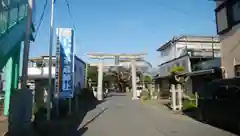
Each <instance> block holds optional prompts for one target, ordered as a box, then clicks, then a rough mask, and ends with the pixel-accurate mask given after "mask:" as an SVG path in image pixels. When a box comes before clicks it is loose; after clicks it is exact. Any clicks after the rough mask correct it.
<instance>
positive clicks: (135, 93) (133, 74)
mask: <svg viewBox="0 0 240 136" xmlns="http://www.w3.org/2000/svg"><path fill="white" fill-rule="evenodd" d="M136 85H137V84H136V66H135V60H132V92H133V97H132V99H133V100H136V99H138V98H137V92H136V91H137V86H136Z"/></svg>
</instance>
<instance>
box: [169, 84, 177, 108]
mask: <svg viewBox="0 0 240 136" xmlns="http://www.w3.org/2000/svg"><path fill="white" fill-rule="evenodd" d="M170 92H171V94H172V98H171V103H172V104H171V107H172V110H173V111H176V110H177V103H176V88H175V85H174V84H171V90H170Z"/></svg>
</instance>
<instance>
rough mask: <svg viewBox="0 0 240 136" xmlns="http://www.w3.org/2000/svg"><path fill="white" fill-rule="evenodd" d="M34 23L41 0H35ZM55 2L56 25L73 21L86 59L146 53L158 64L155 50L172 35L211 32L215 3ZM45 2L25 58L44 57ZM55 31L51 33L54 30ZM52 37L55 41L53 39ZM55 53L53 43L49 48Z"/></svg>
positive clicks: (190, 0) (46, 35)
mask: <svg viewBox="0 0 240 136" xmlns="http://www.w3.org/2000/svg"><path fill="white" fill-rule="evenodd" d="M36 1H37V2H36V5H37V15H36V20H37V23H38V22H39V18H40V15H41V13H42V9H43V5H44V2H45V0H36ZM68 1H69V4H70V8H71V11H72V16H73V20H71V18H70V15H69V13H68V9H67V6H66V4H65V0H56V5H55V28H56V27H72V26H73V22H74V24H75V28H76V30H75V53H76V54H77V55H78V56H80V57H81V58H82V59H83V60H85V61H87V62H89V60H88V58H87V56H86V54H87V52H106V53H111V52H113V53H137V52H144V51H145V52H147V53H148V56H146V60H148V61H150V62H151V63H152V64H153V65H154V66H157V65H158V63H159V59H160V58H159V53H158V52H157V51H156V49H157V48H159V47H160V46H161V45H162V44H164V43H165V42H167V41H168V40H169V39H171V38H172V37H173V36H178V35H183V34H187V35H216V26H215V21H214V20H215V16H214V9H215V3H214V2H213V1H208V0H168V1H167V0H165V1H164V0H68ZM50 4H51V2H50V0H48V7H47V10H46V12H45V16H44V19H43V21H42V25H41V27H40V30H39V32H38V35H37V39H36V42H35V43H32V45H31V49H30V57H37V56H40V55H47V54H48V48H49V25H50ZM55 33H56V32H54V34H55ZM54 41H55V39H54ZM53 53H54V54H55V46H54V52H53Z"/></svg>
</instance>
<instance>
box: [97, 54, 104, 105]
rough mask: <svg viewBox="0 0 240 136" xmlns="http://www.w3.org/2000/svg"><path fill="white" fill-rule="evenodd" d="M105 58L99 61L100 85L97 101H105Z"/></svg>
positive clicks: (98, 86)
mask: <svg viewBox="0 0 240 136" xmlns="http://www.w3.org/2000/svg"><path fill="white" fill-rule="evenodd" d="M102 85H103V58H100V59H99V63H98V85H97V99H98V100H99V101H102V100H103V86H102Z"/></svg>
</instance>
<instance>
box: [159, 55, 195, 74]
mask: <svg viewBox="0 0 240 136" xmlns="http://www.w3.org/2000/svg"><path fill="white" fill-rule="evenodd" d="M176 65H178V66H182V67H184V71H185V72H192V68H191V62H190V59H189V56H184V57H182V58H179V59H176V60H174V61H171V62H169V63H166V64H163V65H161V66H160V67H159V73H160V77H165V76H168V75H170V72H171V69H172V68H173V67H174V66H176Z"/></svg>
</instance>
